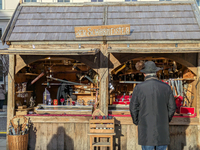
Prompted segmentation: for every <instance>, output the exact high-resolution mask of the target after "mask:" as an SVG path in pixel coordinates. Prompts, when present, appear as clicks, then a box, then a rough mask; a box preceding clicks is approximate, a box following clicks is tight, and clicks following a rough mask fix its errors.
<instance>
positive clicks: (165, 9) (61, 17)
mask: <svg viewBox="0 0 200 150" xmlns="http://www.w3.org/2000/svg"><path fill="white" fill-rule="evenodd" d="M116 24H130V30H131V34H130V35H122V36H120V35H119V36H107V37H87V38H86V37H82V38H76V37H75V32H74V27H77V26H100V25H116ZM199 39H200V12H199V9H198V6H197V4H196V2H195V1H177V2H175V1H165V2H160V1H158V2H150V1H148V2H142V1H141V2H130V3H127V2H123V3H96V4H94V3H82V4H73V3H69V4H68V3H67V4H64V3H62V4H59V3H51V4H46V3H39V4H37V3H35V4H34V3H24V4H21V5H19V6H18V7H17V9H16V11H15V13H14V15H13V17H12V19H11V21H10V22H9V24H8V26H7V28H6V30H5V32H4V35H3V36H2V41H3V42H11V43H12V42H27V41H44V42H45V41H102V40H106V41H155V40H199Z"/></svg>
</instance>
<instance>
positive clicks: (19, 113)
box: [16, 110, 27, 116]
mask: <svg viewBox="0 0 200 150" xmlns="http://www.w3.org/2000/svg"><path fill="white" fill-rule="evenodd" d="M21 115H27V110H24V111H16V116H21Z"/></svg>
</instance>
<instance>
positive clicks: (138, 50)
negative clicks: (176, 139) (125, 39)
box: [108, 47, 200, 53]
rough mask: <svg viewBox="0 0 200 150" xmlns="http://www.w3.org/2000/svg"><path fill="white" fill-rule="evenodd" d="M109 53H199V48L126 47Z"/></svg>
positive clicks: (112, 49)
mask: <svg viewBox="0 0 200 150" xmlns="http://www.w3.org/2000/svg"><path fill="white" fill-rule="evenodd" d="M108 52H109V53H199V52H200V47H194V48H178V47H174V48H169V47H168V48H162V47H160V48H141V47H138V48H137V47H134V48H128V47H117V48H115V47H114V48H112V47H111V49H108Z"/></svg>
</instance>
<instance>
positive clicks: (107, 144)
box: [92, 142, 110, 146]
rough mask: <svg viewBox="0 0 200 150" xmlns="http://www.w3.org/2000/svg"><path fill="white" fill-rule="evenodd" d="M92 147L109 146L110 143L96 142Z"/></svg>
mask: <svg viewBox="0 0 200 150" xmlns="http://www.w3.org/2000/svg"><path fill="white" fill-rule="evenodd" d="M92 146H110V142H96V143H93V144H92Z"/></svg>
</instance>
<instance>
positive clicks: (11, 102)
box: [7, 55, 15, 133]
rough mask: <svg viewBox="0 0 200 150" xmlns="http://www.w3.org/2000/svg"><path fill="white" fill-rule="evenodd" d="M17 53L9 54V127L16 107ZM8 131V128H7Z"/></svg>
mask: <svg viewBox="0 0 200 150" xmlns="http://www.w3.org/2000/svg"><path fill="white" fill-rule="evenodd" d="M14 75H15V55H9V73H8V100H7V129H8V127H9V122H10V120H11V119H12V118H13V116H14V109H15V81H14ZM7 133H8V130H7Z"/></svg>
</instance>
